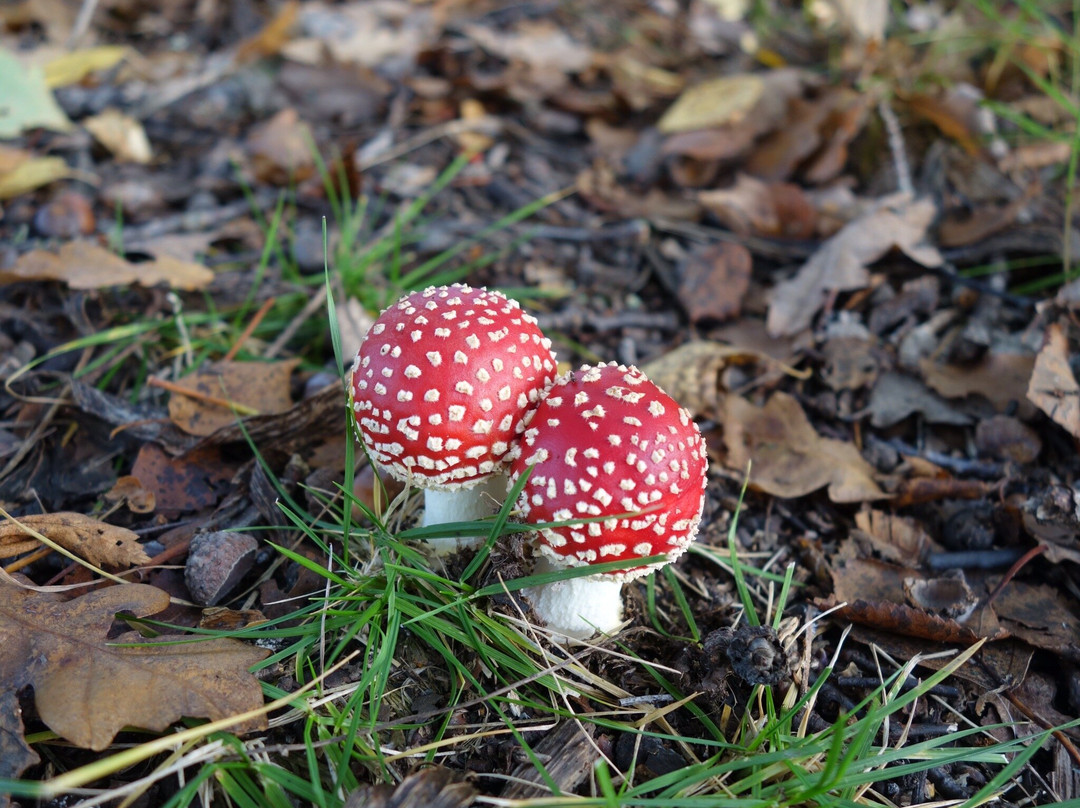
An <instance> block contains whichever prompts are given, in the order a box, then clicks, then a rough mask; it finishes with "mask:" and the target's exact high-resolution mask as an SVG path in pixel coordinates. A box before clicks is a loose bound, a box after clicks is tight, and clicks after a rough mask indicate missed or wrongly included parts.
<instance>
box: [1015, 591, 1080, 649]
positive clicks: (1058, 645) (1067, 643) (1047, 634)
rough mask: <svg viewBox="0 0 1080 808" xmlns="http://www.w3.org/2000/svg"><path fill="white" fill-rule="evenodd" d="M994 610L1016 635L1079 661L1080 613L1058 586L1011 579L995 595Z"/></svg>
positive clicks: (1025, 640) (1027, 641)
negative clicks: (1079, 613)
mask: <svg viewBox="0 0 1080 808" xmlns="http://www.w3.org/2000/svg"><path fill="white" fill-rule="evenodd" d="M994 611H995V612H996V613H997V616H998V619H999V620H1001V624H1002V625H1003V626H1004V627H1005V628H1006V629H1008V630H1009V631H1010V633H1012V635H1013V636H1014V637H1019V638H1020V639H1022V640H1024V642H1026V643H1028V644H1029V645H1033V646H1035V647H1036V648H1042V649H1044V650H1046V651H1052V652H1053V653H1054V654H1060V655H1062V656H1064V657H1065V658H1067V659H1070V660H1072V661H1074V662H1076V661H1080V617H1077V614H1076V611H1075V610H1074V608H1073V607H1072V605H1071V604H1070V603H1069V599H1068V598H1067V597H1066V596H1065V595H1064V594H1063V593H1062V592H1061V590H1060V589H1058V588H1057V587H1053V586H1048V585H1046V584H1028V583H1025V582H1023V581H1017V580H1013V581H1010V582H1009V585H1008V586H1006V587H1005V588H1004V589H1003V590H1001V592H1000V593H999V594H998V596H997V597H996V598H995V599H994Z"/></svg>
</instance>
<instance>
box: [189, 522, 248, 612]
mask: <svg viewBox="0 0 1080 808" xmlns="http://www.w3.org/2000/svg"><path fill="white" fill-rule="evenodd" d="M258 549H259V543H258V542H257V541H256V540H255V538H254V537H253V536H252V535H251V534H250V533H235V532H233V531H229V530H220V531H215V532H213V533H200V534H199V535H198V536H196V537H195V538H194V539H192V540H191V548H190V549H189V550H188V559H187V567H186V568H185V569H184V580H185V581H186V582H187V586H188V590H189V591H190V592H191V599H192V600H194V601H195V602H196V603H198V604H199V605H200V606H216V605H217V604H218V603H220V602H221V601H222V600H223V599H224V598H225V596H226V595H228V594H229V593H230V592H231V591H232V590H233V589H234V588H236V585H237V584H239V583H240V581H241V580H242V579H243V578H244V576H245V575H247V573H248V572H249V571H250V570H251V568H252V566H253V565H254V563H255V553H256V551H257V550H258Z"/></svg>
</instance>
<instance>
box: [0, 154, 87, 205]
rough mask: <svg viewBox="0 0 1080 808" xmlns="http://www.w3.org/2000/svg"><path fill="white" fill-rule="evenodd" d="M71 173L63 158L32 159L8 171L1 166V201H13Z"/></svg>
mask: <svg viewBox="0 0 1080 808" xmlns="http://www.w3.org/2000/svg"><path fill="white" fill-rule="evenodd" d="M71 173H72V172H71V169H70V168H69V167H68V164H67V163H65V162H64V158H62V157H30V158H28V159H26V160H25V161H23V162H21V163H19V164H18V165H16V166H14V167H13V168H11V169H10V170H7V171H5V170H3V167H2V166H0V199H13V198H14V197H16V196H19V195H21V194H25V193H28V192H29V191H33V190H36V189H38V188H41V187H43V186H45V185H48V184H49V183H50V182H55V181H56V180H59V179H63V178H64V177H69V176H71Z"/></svg>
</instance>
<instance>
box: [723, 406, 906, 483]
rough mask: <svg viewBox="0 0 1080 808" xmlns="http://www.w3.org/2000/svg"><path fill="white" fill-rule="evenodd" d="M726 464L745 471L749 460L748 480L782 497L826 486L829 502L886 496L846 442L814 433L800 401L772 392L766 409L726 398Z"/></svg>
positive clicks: (724, 414)
mask: <svg viewBox="0 0 1080 808" xmlns="http://www.w3.org/2000/svg"><path fill="white" fill-rule="evenodd" d="M723 425H724V444H725V445H726V446H727V451H728V455H727V458H726V460H725V463H726V465H727V466H728V467H729V468H732V469H735V470H738V471H745V469H746V466H747V464H748V463H749V462H750V461H753V466H752V469H751V472H750V484H751V485H752V486H753V487H754V488H757V489H760V490H762V491H765V492H767V493H769V494H772V495H774V496H778V497H784V498H788V499H790V498H794V497H801V496H804V495H806V494H809V493H810V492H812V491H816V490H817V489H819V488H822V487H824V486H828V494H829V499H831V500H832V501H833V502H862V501H865V500H871V499H882V498H884V497H885V496H886V495H885V494H884V493H883V492H882V491H881V489H880V488H878V486H877V483H875V482H874V480H873V471H874V470H873V468H872V467H871V466H870V464H869V463H867V462H866V461H865V460H864V459H863V458H862V455H860V454H859V450H858V449H856V448H855V446H854V445H852V444H850V443H845V442H843V441H839V440H833V439H831V438H823V437H821V436H820V435H819V434H818V433H817V432H815V431H814V428H813V426H811V425H810V421H809V420H808V419H807V417H806V414H805V413H804V412H803V410H802V407H801V406H799V402H798V401H797V400H795V399H794V398H792V397H791V396H789V395H787V394H786V393H775V394H773V396H772V398H770V399H769V401H768V403H767V404H766V405H765V406H764V407H756V406H754V405H753V404H751V403H750V402H749V401H747V400H746V399H745V398H742V397H741V396H728V397H727V399H726V402H725V407H724V413H723Z"/></svg>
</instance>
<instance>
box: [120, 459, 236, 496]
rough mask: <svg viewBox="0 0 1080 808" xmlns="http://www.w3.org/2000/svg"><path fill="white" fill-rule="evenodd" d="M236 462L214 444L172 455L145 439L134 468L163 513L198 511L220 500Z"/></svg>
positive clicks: (234, 470)
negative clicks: (230, 460) (225, 456)
mask: <svg viewBox="0 0 1080 808" xmlns="http://www.w3.org/2000/svg"><path fill="white" fill-rule="evenodd" d="M235 472H236V466H235V465H233V464H232V463H229V462H227V461H226V460H225V459H224V458H222V456H221V452H220V451H219V450H218V449H217V448H215V447H207V448H203V449H193V450H192V451H189V452H185V453H184V454H183V455H182V456H180V457H169V455H167V454H166V453H165V450H164V449H162V448H161V447H160V446H158V445H157V444H156V443H144V444H143V446H142V448H141V449H139V455H138V457H136V458H135V465H134V466H133V467H132V469H131V473H132V475H134V476H135V477H137V478H138V479H139V481H140V482H141V483H142V485H143V486H145V488H146V490H147V491H148V492H149V493H150V494H151V495H153V497H154V504H155V506H156V509H157V510H158V511H160V512H163V513H182V512H185V511H197V510H200V509H201V508H207V507H209V506H211V505H214V504H216V503H217V501H218V500H219V499H220V498H221V497H222V496H224V494H225V492H226V490H227V489H228V484H229V481H230V480H231V479H232V476H233V474H234V473H235Z"/></svg>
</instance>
